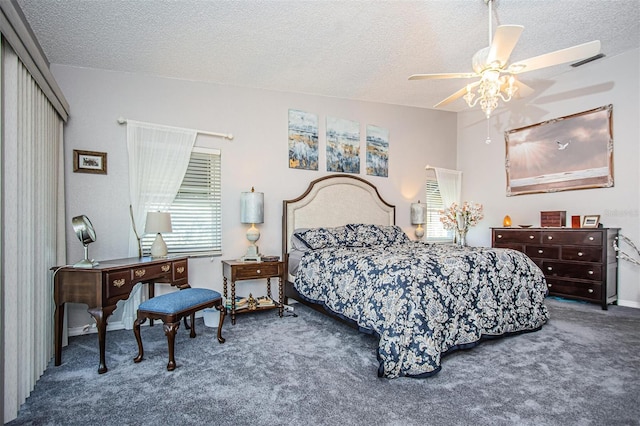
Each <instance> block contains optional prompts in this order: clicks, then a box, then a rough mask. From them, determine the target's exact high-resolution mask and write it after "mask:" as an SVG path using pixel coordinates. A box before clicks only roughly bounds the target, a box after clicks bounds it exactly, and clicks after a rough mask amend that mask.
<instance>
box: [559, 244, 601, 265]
mask: <svg viewBox="0 0 640 426" xmlns="http://www.w3.org/2000/svg"><path fill="white" fill-rule="evenodd" d="M562 259H563V260H578V261H582V262H601V261H602V249H601V248H600V247H574V246H565V247H562Z"/></svg>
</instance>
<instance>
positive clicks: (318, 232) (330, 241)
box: [293, 228, 338, 250]
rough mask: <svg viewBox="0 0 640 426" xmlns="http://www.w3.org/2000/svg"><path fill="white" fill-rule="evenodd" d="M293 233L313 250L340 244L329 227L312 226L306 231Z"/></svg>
mask: <svg viewBox="0 0 640 426" xmlns="http://www.w3.org/2000/svg"><path fill="white" fill-rule="evenodd" d="M293 235H294V237H296V238H298V239H299V240H300V241H302V242H303V243H304V244H305V245H306V246H307V247H309V248H310V249H311V250H318V249H322V248H327V247H335V246H336V245H338V240H337V239H336V237H335V235H334V234H333V232H331V230H330V229H329V228H311V229H307V230H304V231H295V232H294V234H293Z"/></svg>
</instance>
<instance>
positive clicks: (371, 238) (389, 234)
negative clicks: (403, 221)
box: [347, 223, 409, 247]
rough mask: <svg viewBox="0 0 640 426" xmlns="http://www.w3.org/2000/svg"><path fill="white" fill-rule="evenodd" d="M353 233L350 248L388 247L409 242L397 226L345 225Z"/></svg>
mask: <svg viewBox="0 0 640 426" xmlns="http://www.w3.org/2000/svg"><path fill="white" fill-rule="evenodd" d="M347 227H348V228H350V229H351V230H352V231H353V234H354V237H353V240H352V241H351V242H350V243H351V245H350V246H351V247H373V246H378V245H382V246H390V245H393V244H400V243H405V242H407V241H409V237H407V234H405V233H404V231H402V229H401V228H400V227H399V226H391V225H370V224H363V223H353V224H349V225H347Z"/></svg>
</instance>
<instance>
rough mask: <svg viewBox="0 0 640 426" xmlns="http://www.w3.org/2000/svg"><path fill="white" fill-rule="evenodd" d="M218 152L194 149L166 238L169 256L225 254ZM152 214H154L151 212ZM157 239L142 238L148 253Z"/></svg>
mask: <svg viewBox="0 0 640 426" xmlns="http://www.w3.org/2000/svg"><path fill="white" fill-rule="evenodd" d="M220 157H221V156H220V152H219V151H216V150H210V149H209V150H203V149H199V148H197V147H196V148H194V150H193V152H192V153H191V158H190V160H189V166H188V167H187V171H186V173H185V176H184V178H183V179H182V184H181V185H180V189H179V190H178V193H177V195H176V198H175V199H174V201H173V203H172V204H171V207H170V208H169V209H168V211H169V213H171V226H172V228H173V231H172V232H171V233H167V234H163V235H162V238H163V239H164V240H165V242H166V243H167V249H168V251H169V253H174V254H196V253H197V254H205V253H206V254H220V253H221V252H222V208H221V193H222V189H221V188H222V185H221V179H220V175H221V173H220V170H221V158H220ZM150 210H153V208H151V209H150ZM154 239H155V235H145V236H144V237H143V238H142V250H143V253H149V251H150V249H151V244H153V240H154Z"/></svg>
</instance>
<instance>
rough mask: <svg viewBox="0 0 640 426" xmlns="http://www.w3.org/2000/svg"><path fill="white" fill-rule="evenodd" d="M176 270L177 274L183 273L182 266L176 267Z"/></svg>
mask: <svg viewBox="0 0 640 426" xmlns="http://www.w3.org/2000/svg"><path fill="white" fill-rule="evenodd" d="M176 271H177V272H178V273H179V274H181V273H183V272H184V266H178V267H177V268H176Z"/></svg>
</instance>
